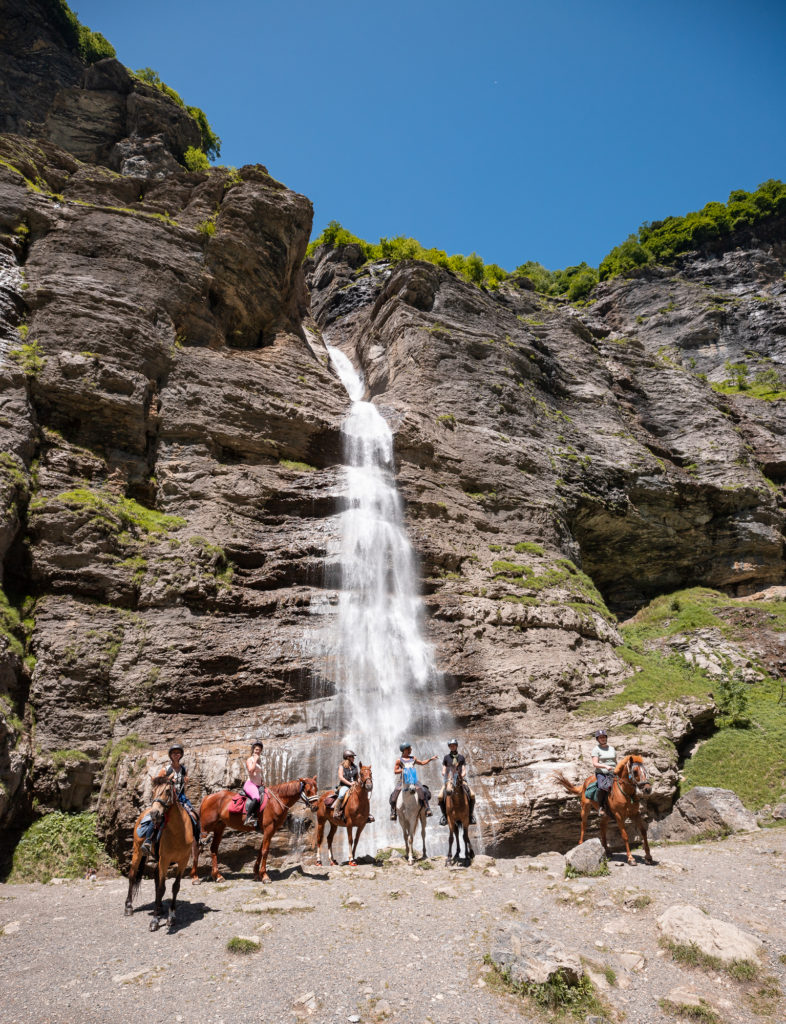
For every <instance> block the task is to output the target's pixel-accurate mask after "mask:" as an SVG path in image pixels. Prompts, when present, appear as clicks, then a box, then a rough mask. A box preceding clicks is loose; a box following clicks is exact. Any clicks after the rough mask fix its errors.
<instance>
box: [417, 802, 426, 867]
mask: <svg viewBox="0 0 786 1024" xmlns="http://www.w3.org/2000/svg"><path fill="white" fill-rule="evenodd" d="M419 817H420V831H421V835H422V838H423V860H428V854H427V853H426V812H425V811H421V812H420V815H419Z"/></svg>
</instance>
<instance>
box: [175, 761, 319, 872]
mask: <svg viewBox="0 0 786 1024" xmlns="http://www.w3.org/2000/svg"><path fill="white" fill-rule="evenodd" d="M267 792H268V802H267V806H266V807H265V810H264V813H262V814H260V816H259V824H258V825H257V826H256V828H254V827H252V826H250V825H244V824H243V818H244V814H243V812H242V811H237V812H235V811H230V810H229V805H230V804H231V803H232V801H233V800H234V799H235V793H234V791H233V790H229V789H220V790H219V791H218V792H217V793H211V794H210V796H206V797H205V799H204V800H203V801H202V804H201V806H200V808H199V821H200V824H201V826H202V832H203V833H208V832H212V833H213V841H212V842H211V844H210V856H211V859H212V868H211V871H210V877H211V878H212V879H213V881H214V882H223V881H224V878H223V875H222V874H221V873H220V872H219V870H218V847H219V845H220V844H221V837H222V836H223V835H224V830H225V829H226V828H233V829H236V830H237V831H238V832H261V833H262V845H261V846H260V848H259V854H258V855H257V859H256V863H255V864H254V878H257V879H259V878H261V879H262V881H263V882H265V883H267V882H269V881H270V876H269V875H268V873H267V855H268V850H269V849H270V840H271V839H272V838H273V836H274V835H275V834H276V832H278V830H279V829H280V828H281V826H282V825H283V824H284V822H285V821H286V820H287V815H288V814H289V811H290V808H291V807H293V806H294V805H295V804H296V803H297V801H298V800H302V801H303V803H304V804H305V805H306V807H308V809H309V810H311V809H312V807H311V804H312V801H314V800H316V798H317V777H316V775H314V776H313V778H310V779H305V778H301V779H294V780H293V781H292V782H282V783H281V784H280V785H278V786H268V787H267ZM198 860H199V854H198V853H197V856H195V857H194V863H193V866H192V868H191V879H192V881H195V880H196V879H197V877H198V876H197V866H198ZM260 862H261V874H260Z"/></svg>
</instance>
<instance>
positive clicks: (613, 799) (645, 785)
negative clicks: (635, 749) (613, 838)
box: [552, 754, 654, 864]
mask: <svg viewBox="0 0 786 1024" xmlns="http://www.w3.org/2000/svg"><path fill="white" fill-rule="evenodd" d="M552 778H553V779H554V781H555V782H557V783H559V785H560V786H562V788H563V789H565V790H567V791H568V793H575V794H576V795H577V796H580V797H581V835H580V837H579V845H581V844H582V843H583V842H584V832H585V830H586V827H587V821H588V820H589V814H590V808H591V807H595V808H596V809H597V810H598V811H600V803H599V801H598V800H590V798H589V797H588V796H587V787H588V786H589V785H590V783H592V782H594V781H595V776H594V775H590V776H588V777H587V778H586V779H585V780H584V785H583V786H576V785H574V784H573V783H572V782H571V781H570V780H569V779H567V778H566V777H565V776H564V775H563V773H562V772H555V773H554V774H553V776H552ZM638 790H641V791H642V793H643V794H644V795H645V796H648V795H649V794H650V793H651V792H652V785H651V784H650V783H649V782H648V781H647V773H646V771H645V770H644V761H643V758H641V757H640V756H639V755H638V754H628V755H627V757H623V758H622V760H621V761H618V762H617V767H616V768H615V769H614V781H613V782H612V785H611V790H610V791H609V795H608V797H607V799H606V810H605V813H603V814H601V816H600V841H601V843H602V844H603V849H604V850H605V851H606V856H610V852H609V847H608V844H607V842H606V827H607V825H608V821H609V812H611V814H613V815H614V818H615V819H616V822H617V828H619V830H620V835H621V836H622V839H623V841H624V843H625V850H626V852H627V855H628V864H635V863H636V862H635V861H634V859H633V856H632V854H631V852H630V844H629V843H628V833H627V832H626V831H625V820H626V819H627V818H630V820H631V821H632V822H633V824H634V825H635V826H636V828H638V830H639V834H640V835H641V841H642V844H643V846H644V860H645V862H646V863H647V864H653V863H654V861H653V859H652V854H651V853H650V847H649V843H648V842H647V826H646V824H645V823H644V820H643V818H642V817H641V811H640V809H639V797H638Z"/></svg>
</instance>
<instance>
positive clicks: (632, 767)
mask: <svg viewBox="0 0 786 1024" xmlns="http://www.w3.org/2000/svg"><path fill="white" fill-rule="evenodd" d="M620 766H621V768H622V771H620V770H619V767H618V769H617V774H618V775H623V776H625V777H626V778H627V780H628V782H630V783H632V785H634V786H635V787H636V789H640V790H641V791H642V793H644V795H645V796H649V794H650V793H651V792H652V783H651V782H650V781H649V780H648V779H647V772H646V769H645V768H644V758H643V757H642V756H641V755H640V754H628V756H627V757H625V758H623V759H622V761H621V762H620Z"/></svg>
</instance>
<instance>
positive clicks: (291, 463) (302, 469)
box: [278, 459, 317, 473]
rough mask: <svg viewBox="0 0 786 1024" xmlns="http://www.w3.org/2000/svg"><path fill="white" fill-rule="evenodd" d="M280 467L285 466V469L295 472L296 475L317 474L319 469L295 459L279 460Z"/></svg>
mask: <svg viewBox="0 0 786 1024" xmlns="http://www.w3.org/2000/svg"><path fill="white" fill-rule="evenodd" d="M278 464H279V466H283V467H284V469H291V470H294V472H295V473H316V472H317V467H316V466H312V465H310V464H309V463H308V462H296V461H295V460H294V459H279V460H278Z"/></svg>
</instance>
